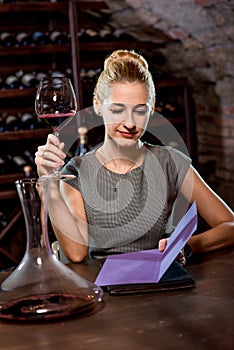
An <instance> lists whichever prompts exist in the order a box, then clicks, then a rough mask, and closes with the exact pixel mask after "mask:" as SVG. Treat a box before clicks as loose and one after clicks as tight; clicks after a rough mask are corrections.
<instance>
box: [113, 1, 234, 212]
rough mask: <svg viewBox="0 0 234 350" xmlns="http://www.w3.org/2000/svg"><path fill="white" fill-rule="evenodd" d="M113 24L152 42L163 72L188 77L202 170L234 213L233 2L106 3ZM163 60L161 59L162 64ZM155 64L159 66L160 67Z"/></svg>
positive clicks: (199, 166) (199, 164)
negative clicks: (164, 38)
mask: <svg viewBox="0 0 234 350" xmlns="http://www.w3.org/2000/svg"><path fill="white" fill-rule="evenodd" d="M106 2H107V4H108V6H109V7H110V9H111V11H112V16H111V17H110V22H111V25H114V26H115V27H116V28H122V29H123V30H125V31H127V32H129V33H131V34H132V35H134V36H135V37H136V38H137V39H138V40H139V39H141V40H151V41H152V50H151V51H150V52H149V53H150V55H151V56H152V57H153V55H154V45H153V43H154V42H155V43H156V42H157V35H158V32H161V33H163V34H165V35H168V36H169V37H171V38H172V39H176V42H174V43H173V42H170V43H168V44H167V45H166V47H165V48H163V49H160V50H159V51H158V49H157V50H156V51H155V54H156V53H157V54H158V53H160V54H161V55H162V56H164V57H165V61H164V63H163V65H162V69H165V70H167V71H168V72H171V73H172V74H173V75H176V76H178V77H186V78H188V81H189V84H190V87H191V90H192V96H193V100H194V103H195V125H196V130H195V132H196V134H197V152H198V164H197V167H198V170H199V171H200V173H201V174H202V175H203V176H204V178H205V180H206V181H207V182H208V183H209V184H210V185H211V187H212V188H213V189H214V190H215V191H217V192H218V193H219V194H220V195H221V196H222V197H223V199H224V200H225V201H227V203H228V204H229V205H230V206H231V207H232V208H234V25H233V23H234V22H233V9H234V2H233V1H229V0H222V1H221V0H213V1H212V0H193V1H192V0H188V1H184V0H176V1H175V0H137V1H135V0H126V1H124V0H122V1H112V0H106ZM162 61H163V60H162ZM156 63H157V62H156Z"/></svg>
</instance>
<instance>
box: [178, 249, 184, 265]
mask: <svg viewBox="0 0 234 350" xmlns="http://www.w3.org/2000/svg"><path fill="white" fill-rule="evenodd" d="M176 260H177V261H178V262H179V263H180V265H181V266H185V265H186V258H185V256H184V254H183V251H180V253H179V254H178V255H177V258H176Z"/></svg>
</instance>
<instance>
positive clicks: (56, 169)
mask: <svg viewBox="0 0 234 350" xmlns="http://www.w3.org/2000/svg"><path fill="white" fill-rule="evenodd" d="M53 134H54V135H55V136H56V137H58V138H59V130H58V129H54V131H53ZM60 170H61V169H60V167H58V168H55V169H54V171H53V176H55V177H59V176H60Z"/></svg>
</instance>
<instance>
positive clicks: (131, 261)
mask: <svg viewBox="0 0 234 350" xmlns="http://www.w3.org/2000/svg"><path fill="white" fill-rule="evenodd" d="M196 228H197V208H196V204H195V202H194V203H193V204H192V206H191V207H190V209H189V210H188V211H187V213H186V214H185V215H184V217H183V218H182V219H181V220H180V222H179V224H178V225H177V227H176V228H175V230H174V232H173V233H172V235H171V236H170V238H169V240H168V243H167V246H166V248H165V250H164V251H163V252H160V251H159V250H158V249H150V250H143V251H139V252H131V253H126V254H116V255H110V256H108V257H107V259H106V261H105V262H104V265H103V267H102V269H101V270H100V272H99V274H98V276H97V278H96V281H95V283H96V285H98V286H108V285H118V284H138V283H156V282H158V281H159V280H160V279H161V277H162V276H163V274H164V273H165V272H166V270H167V269H168V267H169V266H170V265H171V264H172V262H173V261H174V260H175V258H176V257H177V255H178V254H179V252H180V250H181V249H182V248H183V247H184V246H185V244H186V242H187V241H188V239H189V238H190V237H191V235H192V234H193V232H194V231H195V230H196Z"/></svg>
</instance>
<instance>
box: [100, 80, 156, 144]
mask: <svg viewBox="0 0 234 350" xmlns="http://www.w3.org/2000/svg"><path fill="white" fill-rule="evenodd" d="M99 107H100V108H101V114H102V116H103V120H104V124H105V130H106V140H108V139H109V140H110V139H112V140H114V141H115V142H117V143H118V144H119V145H120V146H130V145H133V144H134V143H135V142H136V141H137V140H139V138H140V137H141V136H142V135H143V134H144V132H145V130H146V127H147V124H148V121H149V117H150V113H151V110H152V106H150V105H149V102H148V92H147V89H146V86H145V85H144V84H142V83H137V82H133V83H129V82H126V83H116V84H113V85H112V86H111V89H110V95H109V97H108V98H107V99H105V100H104V101H103V103H102V105H101V106H99Z"/></svg>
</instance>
